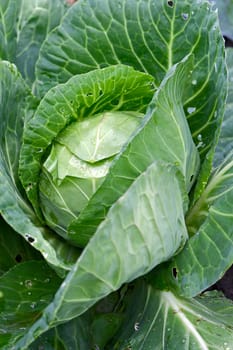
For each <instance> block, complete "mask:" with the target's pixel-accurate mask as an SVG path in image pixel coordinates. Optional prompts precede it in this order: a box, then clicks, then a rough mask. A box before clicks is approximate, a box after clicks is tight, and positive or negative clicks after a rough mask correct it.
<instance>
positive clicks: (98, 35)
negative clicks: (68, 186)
mask: <svg viewBox="0 0 233 350" xmlns="http://www.w3.org/2000/svg"><path fill="white" fill-rule="evenodd" d="M223 50H224V45H223V40H222V35H221V32H220V30H219V25H218V18H217V14H216V11H214V10H213V9H212V5H211V4H210V3H208V2H207V1H204V0H203V1H202V0H200V1H191V2H190V1H189V0H185V1H184V0H176V1H173V2H169V1H167V0H152V1H147V0H131V1H128V0H127V1H126V0H119V1H115V0H102V1H101V3H100V2H99V1H97V0H79V1H78V2H77V3H76V4H75V5H74V6H72V8H71V9H70V10H69V11H68V12H67V14H66V16H64V19H63V21H62V22H61V24H60V26H59V27H57V28H56V30H54V31H53V32H52V33H51V34H50V35H49V36H48V37H47V39H46V41H45V43H44V45H43V47H42V49H41V52H40V57H39V60H38V64H37V73H36V74H37V84H36V88H37V90H38V91H39V94H40V95H44V93H45V92H46V91H48V89H50V88H51V87H52V86H55V85H56V84H58V83H61V82H65V81H67V80H68V79H69V78H70V77H71V76H72V75H74V74H80V73H84V72H87V71H90V70H93V69H96V68H102V67H105V66H109V65H113V64H119V63H123V64H126V65H130V66H133V67H134V68H135V69H137V70H140V71H144V72H147V73H149V74H151V75H153V76H154V78H155V82H156V84H157V86H159V85H160V83H161V81H162V79H163V78H164V76H165V75H166V73H167V71H168V70H169V69H170V68H171V67H172V66H173V65H174V64H176V63H177V62H179V61H180V60H181V59H182V58H184V57H185V56H186V55H188V54H190V53H192V54H194V59H195V62H194V67H193V73H192V76H191V77H189V78H188V80H189V82H192V85H191V86H192V87H191V88H190V89H187V95H186V98H185V112H186V114H187V116H188V120H189V124H190V127H191V131H192V134H193V137H194V139H195V142H196V144H198V145H199V151H200V153H201V154H202V159H203V160H204V159H205V155H206V154H207V153H208V151H209V150H210V149H211V148H212V146H213V144H214V143H216V139H215V138H214V137H212V136H213V135H214V134H216V129H218V128H219V123H220V121H221V118H222V110H223V106H224V99H225V96H226V86H225V85H226V84H225V63H224V58H223ZM217 134H218V132H217ZM216 136H217V135H216ZM209 168H211V165H210V167H209ZM209 171H210V169H209ZM208 176H209V173H208V175H207V177H208Z"/></svg>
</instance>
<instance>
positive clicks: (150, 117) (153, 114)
mask: <svg viewBox="0 0 233 350" xmlns="http://www.w3.org/2000/svg"><path fill="white" fill-rule="evenodd" d="M191 69H192V57H186V58H185V59H184V60H183V61H181V62H180V63H179V64H177V65H176V66H174V67H173V68H172V69H171V70H170V71H169V72H168V74H167V76H166V77H165V78H164V80H163V82H162V84H161V86H160V88H159V89H158V91H157V92H156V93H155V95H154V97H153V100H152V101H151V103H150V104H149V106H148V109H147V113H146V116H145V119H144V123H143V125H142V126H141V127H140V128H139V129H138V131H137V132H136V134H135V135H134V136H133V137H132V139H130V140H129V141H128V144H127V145H126V146H125V148H124V149H123V150H122V153H121V154H119V155H118V156H117V158H116V159H115V161H114V162H113V164H112V166H111V167H110V170H109V173H108V174H107V176H106V178H105V180H104V182H103V184H102V185H101V186H100V188H99V189H98V190H97V191H96V193H95V194H94V195H93V196H92V197H91V199H90V200H89V202H88V204H87V206H86V207H85V208H84V210H83V211H82V212H81V213H80V215H79V217H78V219H77V220H74V221H73V222H72V223H71V225H70V228H69V232H68V235H69V238H70V239H71V240H72V241H74V242H77V244H80V243H83V241H84V242H87V241H88V240H89V238H90V237H91V235H92V234H93V233H94V232H95V230H96V228H97V227H98V225H99V224H100V222H101V221H102V220H103V218H104V217H105V215H106V212H107V211H108V209H109V208H110V207H111V205H112V204H113V203H114V202H115V201H116V200H117V199H118V198H119V197H120V196H121V195H123V193H124V192H125V191H126V190H127V188H128V187H129V186H130V184H132V182H133V181H134V180H135V179H136V178H137V176H139V175H140V173H141V172H143V171H145V170H146V168H147V167H148V166H149V165H150V164H151V163H153V162H154V161H155V160H163V161H166V162H170V163H172V164H175V165H176V166H178V167H179V168H180V170H181V172H182V174H183V176H184V178H185V182H186V188H187V191H189V190H190V188H191V186H192V184H193V181H195V177H196V175H197V172H198V168H199V155H198V151H197V149H196V147H195V145H194V142H193V140H192V136H191V133H190V130H189V127H188V123H187V120H186V118H185V114H184V109H183V103H182V99H183V93H184V90H185V89H187V77H189V74H190V70H191Z"/></svg>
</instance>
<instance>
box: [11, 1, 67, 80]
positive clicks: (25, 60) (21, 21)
mask: <svg viewBox="0 0 233 350" xmlns="http://www.w3.org/2000/svg"><path fill="white" fill-rule="evenodd" d="M18 2H22V3H21V7H20V10H19V13H18V23H17V49H16V59H15V64H16V65H17V67H18V69H19V71H20V72H21V74H22V75H23V77H24V78H25V80H26V81H27V82H28V83H32V82H33V81H34V78H35V63H36V61H37V58H38V56H39V50H40V47H41V45H42V43H43V41H44V40H45V38H46V36H47V34H48V33H49V32H50V31H51V30H52V29H54V28H55V27H56V26H57V25H58V24H59V23H60V21H61V18H62V16H63V15H64V13H65V11H66V8H67V6H66V2H65V1H64V0H53V1H49V0H21V1H18Z"/></svg>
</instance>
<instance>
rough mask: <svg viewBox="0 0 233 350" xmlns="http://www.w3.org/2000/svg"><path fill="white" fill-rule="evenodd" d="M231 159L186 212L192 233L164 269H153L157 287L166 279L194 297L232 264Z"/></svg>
mask: <svg viewBox="0 0 233 350" xmlns="http://www.w3.org/2000/svg"><path fill="white" fill-rule="evenodd" d="M232 159H233V153H231V154H230V155H229V156H228V157H227V159H226V160H225V161H224V162H223V164H222V165H221V166H220V167H219V168H218V169H217V170H216V172H215V173H214V174H213V176H212V178H211V179H210V181H209V183H208V185H207V186H206V188H205V191H204V192H203V193H202V196H201V197H200V198H199V199H198V201H197V202H196V203H195V205H194V206H193V207H192V208H191V209H190V211H189V212H188V214H187V217H186V223H187V225H188V229H189V230H190V231H191V232H193V233H195V232H196V234H195V235H194V236H192V237H191V238H190V239H189V241H188V242H187V245H186V247H185V248H184V249H183V251H182V252H180V254H179V255H177V256H176V257H174V259H172V260H171V262H170V263H169V264H168V265H166V266H164V270H163V269H162V270H161V271H159V270H158V271H157V272H156V275H155V276H156V277H155V280H156V278H158V281H157V282H156V283H157V285H158V286H159V285H161V284H164V283H165V284H164V286H165V288H166V285H167V282H165V281H166V278H168V285H169V286H170V287H171V288H174V289H175V290H176V291H177V292H178V293H179V295H183V296H187V297H191V296H195V295H197V294H199V293H200V292H202V291H203V290H205V289H207V288H208V287H210V286H211V285H212V284H214V283H215V282H216V281H218V280H219V279H220V278H221V277H222V276H223V274H224V272H225V271H226V270H227V269H228V268H229V267H230V266H231V265H232V264H233V227H232V217H233V215H232V210H233V205H232V203H233V160H232ZM161 276H162V277H161ZM170 287H169V288H170Z"/></svg>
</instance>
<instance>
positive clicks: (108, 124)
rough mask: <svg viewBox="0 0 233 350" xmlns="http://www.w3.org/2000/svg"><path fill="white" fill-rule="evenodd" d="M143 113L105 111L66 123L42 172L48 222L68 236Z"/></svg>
mask: <svg viewBox="0 0 233 350" xmlns="http://www.w3.org/2000/svg"><path fill="white" fill-rule="evenodd" d="M143 116H144V115H143V114H142V113H139V112H132V111H131V112H125V111H114V112H113V111H111V112H102V113H100V114H97V115H94V116H91V117H85V118H84V120H79V121H77V122H76V123H72V124H71V125H69V126H67V127H66V128H65V130H63V131H62V132H61V133H60V134H59V135H58V137H57V138H56V141H54V142H53V145H52V148H51V151H50V153H49V155H48V158H47V159H46V160H45V162H44V163H43V166H42V170H41V173H40V178H39V200H40V208H41V210H42V213H43V216H44V218H45V221H46V224H47V225H49V226H50V227H51V228H52V229H53V230H54V231H56V232H57V233H58V234H60V235H61V236H64V238H65V239H67V228H68V227H69V224H70V223H71V222H72V221H73V220H74V219H77V217H78V216H79V214H80V212H81V211H82V209H83V208H84V207H85V206H86V205H87V203H88V201H89V199H90V198H91V197H92V195H93V194H94V193H95V192H96V191H97V189H98V188H99V187H100V186H101V184H102V182H103V180H104V178H105V176H106V174H107V173H108V170H109V167H110V165H111V163H112V161H113V157H114V156H116V155H117V154H118V153H119V152H120V150H121V148H122V147H123V146H124V144H125V143H126V142H127V141H128V139H129V138H130V136H131V135H132V134H133V133H134V132H135V130H136V129H137V128H138V127H139V126H140V124H141V123H142V119H143V118H142V117H143Z"/></svg>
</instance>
